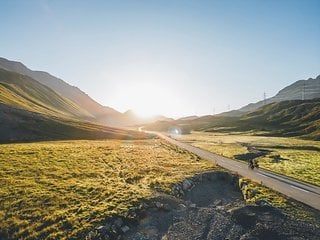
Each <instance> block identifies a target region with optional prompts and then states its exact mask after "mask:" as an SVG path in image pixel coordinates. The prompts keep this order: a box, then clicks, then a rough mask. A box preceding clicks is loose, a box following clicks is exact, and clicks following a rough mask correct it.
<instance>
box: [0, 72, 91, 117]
mask: <svg viewBox="0 0 320 240" xmlns="http://www.w3.org/2000/svg"><path fill="white" fill-rule="evenodd" d="M0 90H1V91H0V92H1V94H0V103H3V104H6V105H9V106H14V107H17V108H20V109H24V110H28V111H33V112H37V113H41V114H45V115H51V116H60V117H65V118H75V119H82V120H93V119H94V116H92V115H91V114H90V113H88V112H87V111H86V110H85V109H82V108H80V107H79V106H78V105H76V104H75V103H73V102H72V101H70V100H69V99H67V98H65V97H63V96H61V95H59V94H57V93H56V92H55V91H53V90H52V89H50V88H49V87H47V86H45V85H43V84H41V83H39V82H37V81H35V80H34V79H32V78H30V77H28V76H26V75H21V74H18V73H15V72H9V71H6V70H4V69H1V68H0Z"/></svg>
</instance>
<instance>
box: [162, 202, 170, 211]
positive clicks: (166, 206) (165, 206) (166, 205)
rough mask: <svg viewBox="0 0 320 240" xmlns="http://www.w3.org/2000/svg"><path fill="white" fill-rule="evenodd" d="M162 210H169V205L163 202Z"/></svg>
mask: <svg viewBox="0 0 320 240" xmlns="http://www.w3.org/2000/svg"><path fill="white" fill-rule="evenodd" d="M162 208H163V210H166V211H170V210H171V207H170V205H169V204H163V206H162Z"/></svg>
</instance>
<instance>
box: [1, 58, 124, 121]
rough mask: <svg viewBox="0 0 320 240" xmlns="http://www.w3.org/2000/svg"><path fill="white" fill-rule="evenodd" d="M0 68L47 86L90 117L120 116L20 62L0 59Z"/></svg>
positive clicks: (81, 93) (77, 91)
mask: <svg viewBox="0 0 320 240" xmlns="http://www.w3.org/2000/svg"><path fill="white" fill-rule="evenodd" d="M0 68H2V69H5V70H8V71H12V72H15V73H19V74H22V75H25V76H29V77H30V78H32V79H34V80H36V81H37V82H39V83H40V84H43V85H45V86H47V87H48V88H50V89H52V90H53V91H55V92H57V93H58V94H60V95H61V96H63V97H64V98H66V99H69V101H72V102H73V103H75V104H77V105H78V106H80V107H81V108H82V109H84V110H85V111H86V112H88V113H90V115H91V116H92V115H93V116H94V117H97V118H98V119H99V118H102V117H104V116H108V117H110V116H111V115H116V116H118V115H120V113H119V112H117V111H116V110H114V109H112V108H110V107H104V106H102V105H100V104H99V103H97V102H96V101H94V100H93V99H92V98H90V97H89V96H88V95H87V94H85V93H84V92H82V91H81V90H80V89H79V88H77V87H74V86H71V85H69V84H68V83H66V82H64V81H63V80H61V79H59V78H57V77H54V76H52V75H50V74H49V73H46V72H42V71H32V70H30V69H29V68H27V67H26V66H25V65H23V64H22V63H20V62H15V61H10V60H7V59H5V58H1V57H0Z"/></svg>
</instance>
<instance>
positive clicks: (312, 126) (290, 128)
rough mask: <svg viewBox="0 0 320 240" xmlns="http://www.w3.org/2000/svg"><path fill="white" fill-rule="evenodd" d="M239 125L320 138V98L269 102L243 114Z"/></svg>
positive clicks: (275, 132)
mask: <svg viewBox="0 0 320 240" xmlns="http://www.w3.org/2000/svg"><path fill="white" fill-rule="evenodd" d="M240 125H242V126H247V127H250V128H255V129H257V130H269V131H271V132H272V133H274V134H280V135H282V136H307V137H310V138H314V139H317V140H320V98H318V99H312V100H304V101H303V100H292V101H282V102H279V103H271V104H269V105H266V106H264V107H262V108H259V109H258V110H257V111H255V112H252V113H249V114H247V115H245V116H243V117H242V118H241V119H240Z"/></svg>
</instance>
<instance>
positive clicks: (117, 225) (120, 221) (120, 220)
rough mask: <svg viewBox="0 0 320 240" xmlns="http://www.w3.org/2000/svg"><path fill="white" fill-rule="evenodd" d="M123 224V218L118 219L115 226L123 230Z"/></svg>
mask: <svg viewBox="0 0 320 240" xmlns="http://www.w3.org/2000/svg"><path fill="white" fill-rule="evenodd" d="M122 224H123V220H122V218H117V219H116V220H115V221H114V225H115V226H116V227H118V228H121V226H122Z"/></svg>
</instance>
